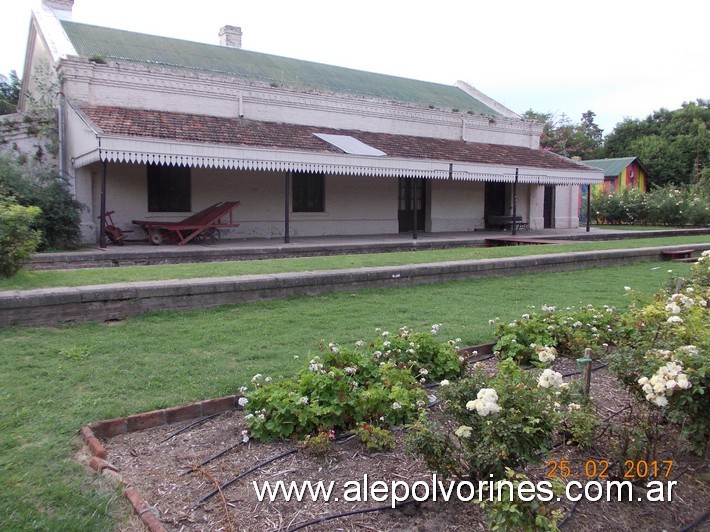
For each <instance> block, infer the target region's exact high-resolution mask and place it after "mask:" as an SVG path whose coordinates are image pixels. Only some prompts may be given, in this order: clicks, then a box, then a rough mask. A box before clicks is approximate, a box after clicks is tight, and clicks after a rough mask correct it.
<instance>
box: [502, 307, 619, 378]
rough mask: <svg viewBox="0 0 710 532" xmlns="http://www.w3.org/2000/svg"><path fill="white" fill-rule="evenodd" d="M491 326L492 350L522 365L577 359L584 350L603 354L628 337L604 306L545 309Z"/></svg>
mask: <svg viewBox="0 0 710 532" xmlns="http://www.w3.org/2000/svg"><path fill="white" fill-rule="evenodd" d="M490 323H491V324H492V325H495V326H496V333H495V334H496V340H497V341H496V344H495V346H494V348H493V349H494V352H495V353H496V354H497V355H498V357H499V358H501V359H507V358H510V359H513V360H514V361H515V362H517V363H518V364H524V365H527V364H535V365H540V364H541V363H542V364H545V363H547V362H552V360H554V356H555V355H556V354H557V353H558V352H559V353H560V354H561V355H568V356H579V355H581V354H582V353H583V352H584V349H585V348H587V347H589V348H591V349H592V350H593V351H596V352H600V351H604V350H606V348H607V347H608V346H609V345H613V344H615V343H617V342H618V341H619V339H620V338H622V337H626V336H627V335H628V334H629V333H630V327H629V325H628V324H627V323H626V321H625V320H624V319H623V317H622V316H620V315H619V313H618V312H617V311H616V309H614V308H613V307H609V306H607V305H603V306H594V305H587V306H585V307H581V308H574V307H567V308H565V309H562V310H557V308H556V307H551V306H547V305H544V306H543V307H542V310H541V311H540V312H532V313H530V314H523V315H522V316H521V318H520V319H517V320H513V321H512V322H510V323H508V324H505V323H501V322H499V321H498V320H491V322H490ZM552 348H556V349H555V350H552ZM550 354H552V355H553V356H552V357H550V356H549V355H550Z"/></svg>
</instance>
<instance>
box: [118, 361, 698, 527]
mask: <svg viewBox="0 0 710 532" xmlns="http://www.w3.org/2000/svg"><path fill="white" fill-rule="evenodd" d="M493 363H494V361H493V360H489V361H487V362H485V364H488V365H491V367H492V365H493ZM555 369H556V370H557V371H559V372H560V373H562V374H566V373H571V372H573V371H575V370H576V365H575V362H574V361H571V360H568V359H563V358H559V359H558V360H557V361H555ZM570 378H572V377H570ZM570 378H567V379H565V380H566V381H569V380H570ZM574 378H576V377H574ZM434 393H436V392H434ZM592 398H593V401H594V405H595V408H596V409H597V413H598V415H599V417H600V419H607V418H609V419H613V420H614V422H615V423H618V424H621V425H623V424H624V423H625V422H628V421H629V420H630V419H631V417H632V416H634V415H636V414H637V413H638V411H639V408H643V405H638V404H636V402H635V401H634V399H633V398H632V397H631V396H629V395H628V394H627V393H626V392H625V391H624V390H623V387H622V386H621V384H620V383H619V382H618V381H616V379H615V378H614V377H612V376H610V375H609V374H608V373H607V372H606V370H605V369H604V368H602V369H600V370H599V371H595V372H594V373H593V377H592ZM437 408H440V406H436V407H434V409H433V410H434V415H436V409H437ZM186 425H188V423H180V424H176V425H174V426H163V427H157V428H154V429H148V430H144V431H140V432H135V433H131V434H125V435H121V436H116V437H114V438H110V439H109V440H107V441H106V442H105V447H106V449H107V451H108V461H109V462H111V463H112V464H113V465H114V466H116V467H117V468H118V469H119V470H120V472H121V474H122V475H123V476H124V477H125V478H127V479H129V480H130V482H131V483H132V484H133V485H134V486H135V487H136V488H137V489H138V491H139V492H140V493H141V494H142V496H143V497H144V499H145V500H147V501H148V502H149V503H150V504H151V505H153V510H152V511H154V513H155V514H156V515H157V516H158V517H159V518H160V520H161V521H162V523H163V524H164V526H165V527H166V528H167V529H168V530H174V531H184V532H188V531H222V530H224V531H226V530H247V531H252V530H253V531H257V530H258V531H263V530H292V529H294V528H296V527H298V526H299V525H302V524H304V523H308V522H311V521H315V520H318V519H321V518H324V517H326V516H331V515H334V514H344V513H350V512H354V511H358V510H366V509H373V508H381V507H383V506H389V505H390V502H391V501H389V500H387V501H384V502H377V501H372V500H367V501H364V500H362V501H359V502H348V501H346V500H344V499H345V498H344V497H343V495H344V493H345V489H347V488H348V487H352V485H347V484H346V483H347V482H348V481H358V482H360V483H361V484H362V483H363V480H364V478H365V475H367V478H368V481H369V484H370V486H372V484H373V483H374V482H376V481H384V482H386V483H387V485H390V484H391V483H392V482H393V481H405V482H407V483H409V484H410V485H412V484H413V483H414V482H416V481H424V482H426V483H428V484H431V480H432V472H431V471H429V470H428V469H427V467H426V465H425V464H424V463H423V462H422V461H421V460H420V459H418V458H416V457H412V456H409V455H408V454H407V453H406V452H405V451H404V444H403V439H404V436H405V433H404V431H403V430H402V431H398V432H397V433H396V434H397V438H398V446H397V449H396V450H395V451H393V452H383V453H368V452H366V450H365V449H364V448H363V447H362V446H361V445H360V444H359V442H358V441H357V440H356V439H354V438H351V439H344V440H343V441H340V442H338V443H335V444H333V445H332V447H331V449H330V450H329V452H328V453H327V454H325V455H323V456H320V455H314V454H312V453H307V452H304V451H303V450H299V447H298V446H297V444H295V443H293V442H275V443H259V442H255V441H253V440H252V441H250V442H248V443H246V444H239V445H236V446H235V447H234V448H233V449H231V450H229V451H228V452H226V453H225V454H224V455H223V456H221V457H220V458H218V459H216V460H214V461H212V462H211V463H209V464H208V465H205V466H202V467H196V466H198V465H199V464H200V463H201V462H203V461H205V460H207V459H208V458H210V457H212V456H214V455H216V454H218V453H220V452H222V451H224V450H226V449H228V448H230V447H232V446H234V445H235V444H236V443H238V442H239V441H240V440H241V431H242V430H243V429H244V428H245V426H244V417H243V414H242V412H240V411H232V412H227V413H224V414H221V415H219V416H217V417H215V418H213V419H210V420H209V421H207V422H205V423H202V424H200V425H197V426H194V427H192V428H190V429H189V430H187V431H185V432H183V433H181V434H179V435H177V436H174V437H172V438H170V439H168V440H167V441H163V440H165V439H166V437H168V436H169V435H171V434H172V433H174V432H175V431H176V430H178V429H180V428H181V427H184V426H186ZM665 430H666V435H667V436H666V439H665V440H664V442H663V443H662V445H661V448H660V449H659V452H658V455H657V459H658V460H659V461H661V460H673V469H672V470H671V474H670V475H669V477H668V479H666V478H659V479H658V480H662V481H666V480H675V481H676V482H677V484H676V485H675V486H674V487H673V491H672V500H671V501H670V502H649V501H647V500H645V499H646V497H645V494H646V490H645V489H644V488H643V487H641V486H638V487H635V488H634V493H633V497H632V499H633V502H614V501H606V500H605V499H602V500H601V501H598V502H586V501H584V502H580V503H578V504H573V503H572V502H570V501H566V500H564V499H563V500H562V501H561V502H559V503H557V504H558V506H559V508H560V509H561V510H562V511H563V512H564V513H565V515H567V516H568V517H567V519H566V520H565V521H564V523H563V524H562V529H563V530H575V531H576V530H585V531H587V530H589V531H593V530H599V531H601V530H604V531H609V530H658V531H660V530H679V529H682V528H683V527H685V526H687V525H689V524H691V523H692V522H693V521H694V520H696V518H698V517H699V516H701V515H703V513H704V512H706V511H707V510H708V508H709V507H710V505H709V504H708V501H710V475H709V474H708V461H707V460H703V459H700V458H698V457H697V456H694V455H692V454H689V453H686V452H683V451H682V450H681V445H680V443H679V442H678V441H677V435H676V434H675V432H674V429H673V427H670V426H667V427H665ZM617 437H618V434H614V433H612V432H608V431H607V432H606V433H604V434H603V435H602V436H601V437H599V438H598V439H597V441H596V442H595V445H594V446H592V448H590V449H587V450H584V451H581V450H580V449H578V448H577V447H575V446H570V445H560V446H559V447H557V448H556V449H555V450H554V451H553V452H551V453H550V454H549V455H548V456H545V457H544V459H543V460H542V461H541V462H540V463H539V464H535V465H531V466H529V467H528V468H527V469H526V470H525V473H526V474H527V475H528V476H529V477H530V478H531V480H533V481H537V480H544V479H545V477H546V475H547V474H548V473H549V472H550V470H551V467H552V466H551V465H550V463H549V462H548V460H557V461H558V462H557V463H559V460H563V459H564V460H569V461H570V462H569V463H570V465H571V469H572V475H571V476H570V477H569V478H568V480H578V481H580V482H582V483H584V482H585V481H586V480H587V478H586V476H585V474H584V465H585V462H586V461H588V460H594V463H595V464H600V463H601V461H602V460H608V461H609V462H610V469H609V472H610V473H614V474H615V473H617V472H618V471H620V468H622V469H623V465H621V464H618V463H615V462H614V460H613V451H614V448H615V446H616V445H618V440H617ZM293 450H296V451H295V452H292V453H290V454H287V455H285V453H287V452H288V451H293ZM280 455H284V456H282V457H281V458H278V459H276V460H274V461H273V462H271V463H269V464H266V465H264V466H262V467H259V468H257V469H256V470H255V471H254V472H253V473H251V474H249V475H247V476H245V477H244V478H242V479H240V480H238V481H236V482H234V483H233V484H231V485H230V486H228V487H226V488H224V489H223V490H218V491H217V494H216V495H214V496H213V497H211V498H210V499H208V500H207V501H205V502H199V501H200V500H201V499H203V498H204V497H205V496H206V495H208V494H210V493H211V492H213V491H216V488H217V486H219V485H222V484H224V483H225V482H228V481H230V480H232V479H234V478H235V477H236V476H237V475H239V474H241V473H243V472H245V471H247V470H249V469H251V468H253V467H254V466H255V465H257V464H260V463H262V462H264V461H266V460H268V459H271V458H274V457H277V456H280ZM278 480H283V481H286V482H287V483H288V482H291V481H296V482H299V483H300V482H301V481H306V480H308V481H311V482H317V481H319V480H320V481H323V482H324V483H326V484H327V483H328V482H330V481H333V482H334V483H335V484H334V488H333V496H334V497H339V499H340V500H338V501H335V500H331V501H330V502H324V501H323V500H322V498H320V500H317V501H312V500H310V497H307V499H304V500H303V501H302V502H288V503H287V502H285V501H284V500H283V497H279V500H278V501H276V502H266V501H264V502H260V501H259V500H258V499H257V496H256V492H255V489H254V486H253V482H256V483H257V484H258V485H262V483H263V482H265V481H270V482H272V483H273V482H275V481H278ZM353 493H354V492H353V491H350V492H349V494H350V495H351V498H352V495H353ZM638 497H641V498H642V499H643V500H642V501H638V500H636V499H637V498H638ZM138 526H139V525H137V524H132V523H125V524H124V526H122V527H121V529H122V530H130V529H132V528H134V527H138ZM306 529H307V530H310V531H315V530H346V531H347V530H377V531H393V530H415V531H422V532H426V531H438V530H486V519H485V513H484V511H483V510H482V509H481V508H479V507H478V505H476V504H475V503H472V502H469V503H465V502H459V501H449V502H442V501H440V500H439V501H437V502H433V501H427V502H423V503H414V504H409V505H406V506H404V507H402V508H398V509H387V510H383V511H374V512H370V513H357V514H353V515H347V516H343V517H340V518H337V519H334V520H328V521H324V522H321V523H318V524H313V525H310V526H308V527H306ZM694 530H710V519H706V520H705V521H704V522H701V523H699V524H698V525H696V526H694Z"/></svg>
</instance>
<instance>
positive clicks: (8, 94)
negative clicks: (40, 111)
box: [0, 70, 22, 115]
mask: <svg viewBox="0 0 710 532" xmlns="http://www.w3.org/2000/svg"><path fill="white" fill-rule="evenodd" d="M21 86H22V82H21V81H20V78H18V77H17V72H15V71H14V70H11V71H10V75H9V76H8V78H7V81H5V80H4V79H3V76H0V115H7V114H10V113H14V112H15V111H16V110H17V102H18V101H19V99H20V87H21Z"/></svg>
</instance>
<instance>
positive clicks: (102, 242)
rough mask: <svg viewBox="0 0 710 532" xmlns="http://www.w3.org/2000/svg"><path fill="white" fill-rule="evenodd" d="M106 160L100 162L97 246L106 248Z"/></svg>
mask: <svg viewBox="0 0 710 532" xmlns="http://www.w3.org/2000/svg"><path fill="white" fill-rule="evenodd" d="M106 165H107V163H106V161H103V163H102V171H101V201H100V203H101V206H100V207H99V209H100V210H101V216H99V247H100V248H101V249H106Z"/></svg>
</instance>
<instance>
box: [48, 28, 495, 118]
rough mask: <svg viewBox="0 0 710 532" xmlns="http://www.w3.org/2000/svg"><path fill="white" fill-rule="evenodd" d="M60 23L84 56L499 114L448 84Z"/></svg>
mask: <svg viewBox="0 0 710 532" xmlns="http://www.w3.org/2000/svg"><path fill="white" fill-rule="evenodd" d="M62 26H63V27H64V30H65V31H66V33H67V36H68V37H69V39H70V40H71V42H72V44H73V45H74V48H75V49H76V51H77V53H78V54H79V55H80V56H82V57H86V58H89V57H92V56H100V57H103V58H105V59H107V60H123V61H136V62H141V63H152V64H159V65H165V66H172V67H179V68H188V69H193V70H203V71H208V72H218V73H221V74H227V75H232V76H235V77H239V78H247V79H255V80H261V81H265V82H267V83H278V84H283V85H288V86H296V87H301V88H320V89H325V90H328V91H332V92H339V93H347V94H355V95H359V96H373V97H377V98H383V99H386V100H394V101H400V102H408V103H417V104H422V105H425V106H434V107H441V108H448V109H458V110H460V111H461V112H468V111H471V112H473V113H476V114H479V113H481V114H486V115H498V114H500V113H498V112H496V111H495V110H493V109H491V108H490V107H488V106H487V105H485V104H483V103H482V102H480V101H478V100H477V99H475V98H473V97H472V96H469V95H468V94H467V93H465V92H464V91H463V90H461V89H459V88H457V87H454V86H449V85H442V84H438V83H432V82H428V81H418V80H413V79H407V78H400V77H396V76H387V75H384V74H375V73H372V72H365V71H361V70H353V69H350V68H344V67H338V66H332V65H324V64H321V63H314V62H311V61H301V60H298V59H290V58H287V57H279V56H276V55H269V54H262V53H258V52H252V51H249V50H243V49H239V48H230V47H227V46H216V45H210V44H202V43H196V42H191V41H183V40H179V39H171V38H167V37H159V36H155V35H146V34H142V33H134V32H128V31H122V30H116V29H111V28H103V27H99V26H91V25H88V24H79V23H77V22H70V21H62Z"/></svg>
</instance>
